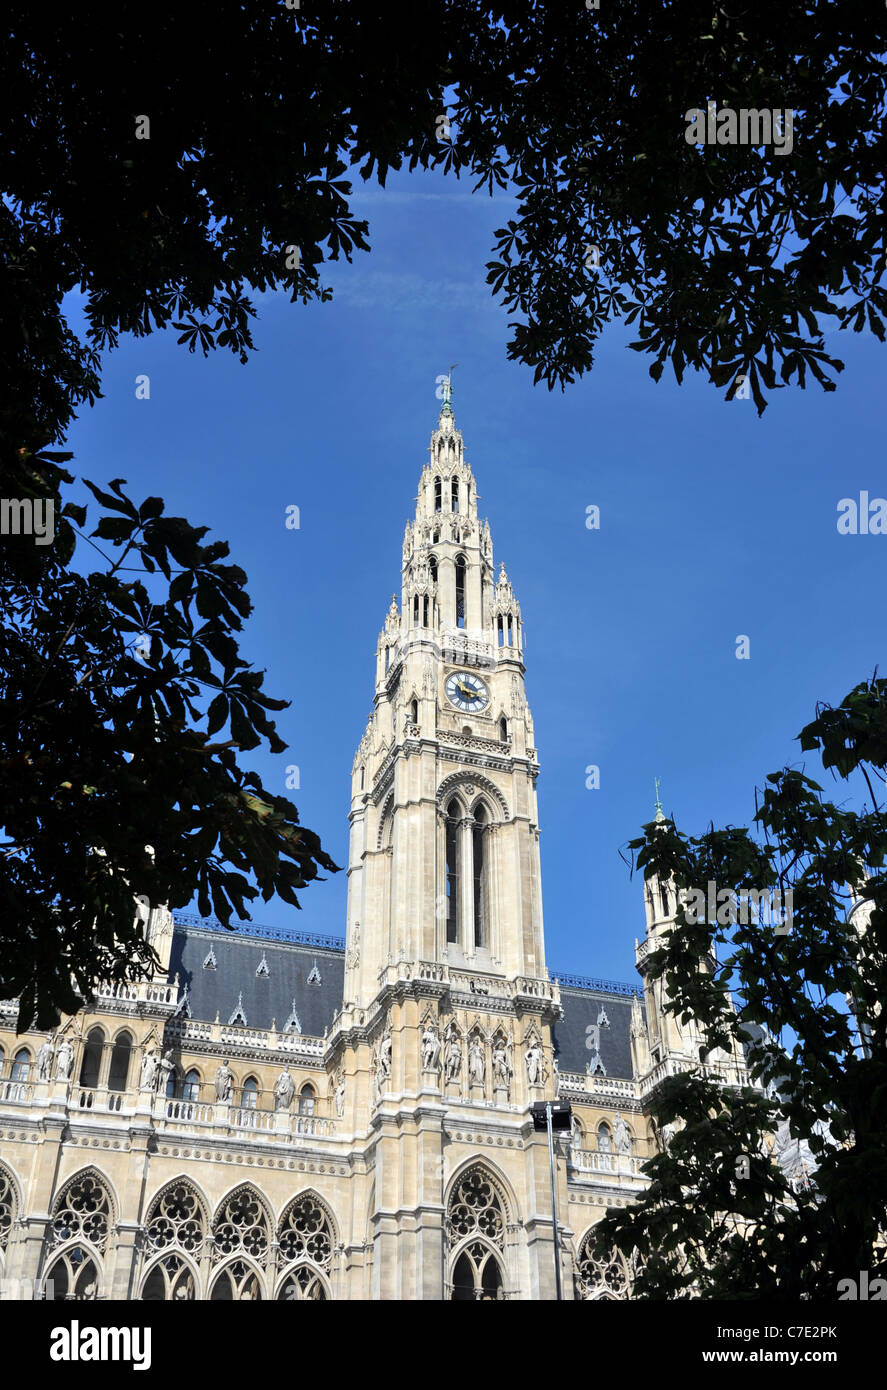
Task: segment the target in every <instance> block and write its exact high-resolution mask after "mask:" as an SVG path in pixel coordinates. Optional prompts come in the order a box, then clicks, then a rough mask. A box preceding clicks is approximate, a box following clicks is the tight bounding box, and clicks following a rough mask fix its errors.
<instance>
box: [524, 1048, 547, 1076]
mask: <svg viewBox="0 0 887 1390" xmlns="http://www.w3.org/2000/svg"><path fill="white" fill-rule="evenodd" d="M524 1060H525V1061H526V1064H527V1081H528V1082H529V1083H530V1085H531V1086H541V1085H542V1083H543V1081H544V1079H545V1078H544V1067H545V1058H544V1057H543V1055H542V1048H541V1047H540V1046H539V1044H538V1043H537V1042H536V1039H535V1038H534V1039H533V1041H532V1042H531V1043H530V1046H529V1047H528V1048H527V1051H526V1054H525V1058H524Z"/></svg>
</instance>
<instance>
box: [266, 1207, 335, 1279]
mask: <svg viewBox="0 0 887 1390" xmlns="http://www.w3.org/2000/svg"><path fill="white" fill-rule="evenodd" d="M277 1241H278V1245H279V1248H280V1259H281V1262H282V1263H284V1264H289V1265H291V1266H293V1267H292V1269H291V1270H290V1271H289V1272H288V1273H287V1274H286V1276H285V1278H284V1280H283V1283H282V1285H281V1287H280V1292H279V1293H278V1295H277V1297H278V1299H280V1300H283V1301H286V1302H290V1301H296V1300H299V1301H301V1300H302V1299H309V1300H313V1301H315V1302H323V1301H325V1300H326V1298H327V1292H326V1287H325V1285H324V1281H323V1278H322V1277H321V1276H322V1275H323V1274H329V1270H330V1265H331V1264H332V1258H333V1232H332V1228H331V1226H330V1221H329V1218H328V1217H327V1214H326V1212H325V1211H324V1210H323V1207H322V1206H321V1205H320V1203H319V1202H318V1201H317V1200H316V1198H315V1197H314V1195H313V1194H312V1193H310V1192H306V1193H304V1194H303V1196H301V1197H297V1198H296V1200H295V1201H294V1202H293V1203H291V1205H290V1206H289V1207H288V1208H287V1209H286V1211H285V1212H284V1214H283V1216H282V1217H281V1220H280V1225H279V1227H278V1231H277Z"/></svg>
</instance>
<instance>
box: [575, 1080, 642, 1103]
mask: <svg viewBox="0 0 887 1390" xmlns="http://www.w3.org/2000/svg"><path fill="white" fill-rule="evenodd" d="M587 1089H588V1090H589V1091H590V1092H591V1094H592V1095H607V1096H625V1098H626V1100H637V1098H638V1083H637V1082H636V1081H620V1080H618V1079H617V1078H616V1077H613V1076H589V1077H588V1087H587Z"/></svg>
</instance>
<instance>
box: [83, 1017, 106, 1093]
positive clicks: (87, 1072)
mask: <svg viewBox="0 0 887 1390" xmlns="http://www.w3.org/2000/svg"><path fill="white" fill-rule="evenodd" d="M104 1046H105V1035H104V1033H103V1032H102V1030H101V1028H92V1029H90V1031H89V1033H88V1034H87V1037H86V1046H85V1047H84V1049H83V1060H82V1061H81V1063H80V1085H81V1086H85V1087H86V1089H87V1090H90V1091H94V1090H95V1088H96V1086H98V1084H99V1071H100V1070H101V1065H102V1051H103V1050H104Z"/></svg>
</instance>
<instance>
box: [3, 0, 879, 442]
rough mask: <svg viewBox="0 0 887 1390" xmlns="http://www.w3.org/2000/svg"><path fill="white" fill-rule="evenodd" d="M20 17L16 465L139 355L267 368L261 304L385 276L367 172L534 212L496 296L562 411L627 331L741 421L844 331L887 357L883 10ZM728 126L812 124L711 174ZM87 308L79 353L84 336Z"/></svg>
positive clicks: (864, 0) (135, 10) (8, 407)
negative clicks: (735, 403)
mask: <svg viewBox="0 0 887 1390" xmlns="http://www.w3.org/2000/svg"><path fill="white" fill-rule="evenodd" d="M7 13H8V15H9V29H10V32H9V36H8V38H7V40H6V43H5V45H4V48H3V56H2V58H0V79H2V80H0V111H2V127H3V130H4V141H3V145H2V149H0V184H2V188H3V190H4V192H5V195H6V196H5V199H4V201H3V203H2V205H0V246H2V252H3V261H4V263H5V266H6V269H5V272H4V298H5V299H6V300H7V302H8V306H9V316H8V320H7V324H6V326H5V328H4V333H3V357H4V363H3V365H4V376H5V392H4V401H3V403H2V404H0V425H2V426H4V427H6V428H9V427H10V426H11V427H12V429H13V433H14V434H17V435H18V436H19V443H20V444H25V445H28V446H29V447H34V446H35V444H36V443H44V442H45V441H46V440H57V439H58V438H59V437H60V432H61V431H63V430H64V428H65V425H66V424H67V422H68V421H69V419H70V417H71V412H72V411H73V410H74V409H76V407H77V405H78V404H80V403H81V402H83V401H89V400H92V399H94V398H95V396H96V394H97V393H98V391H99V389H100V353H101V351H102V349H104V348H107V347H110V346H113V344H114V343H115V342H116V341H117V339H118V336H119V334H120V333H121V332H129V333H133V334H135V335H137V336H138V335H142V334H145V333H148V332H151V331H152V330H153V329H155V328H157V327H164V326H172V327H174V328H175V330H176V331H177V332H178V334H179V340H180V341H181V342H182V343H184V344H186V345H187V346H188V348H189V350H191V351H195V350H196V349H197V348H199V349H200V350H201V351H202V352H204V353H206V352H209V351H210V350H211V349H212V348H214V347H223V348H227V349H228V350H230V351H232V352H234V353H236V354H237V355H238V356H239V357H240V358H241V360H244V359H245V358H246V356H247V355H248V354H249V352H250V351H251V349H252V346H253V344H252V339H251V335H250V320H251V318H252V316H253V313H254V309H253V305H252V303H251V300H250V297H249V291H252V292H255V291H264V290H269V289H274V288H276V287H283V288H284V289H285V290H287V291H288V292H289V294H290V296H291V298H292V299H293V300H302V301H307V300H310V299H312V298H321V299H325V298H328V297H329V294H330V292H329V290H328V289H326V288H324V286H323V285H322V281H321V271H322V266H323V263H324V261H325V260H326V259H327V258H332V259H336V258H338V257H339V256H341V255H344V256H346V257H348V258H349V259H350V258H351V256H352V254H353V252H354V251H355V250H356V249H357V250H365V249H367V246H368V242H367V232H368V227H367V224H366V223H365V222H363V221H360V220H358V219H356V218H355V217H354V216H353V215H352V212H351V208H350V203H349V199H350V197H351V193H352V184H351V180H350V177H349V170H351V169H358V170H359V172H360V175H361V176H362V177H363V178H364V179H369V178H372V177H375V178H376V179H378V181H379V182H380V183H382V184H384V182H385V179H386V177H387V175H388V172H389V170H391V169H400V168H402V167H403V166H405V165H406V166H408V167H409V168H410V169H414V168H415V167H416V166H421V167H423V168H439V169H442V170H444V171H446V172H448V173H450V172H452V173H456V174H457V175H458V174H460V173H463V172H464V173H466V174H468V175H469V176H470V177H471V178H472V179H473V181H474V185H475V186H476V187H478V188H486V189H489V190H490V191H492V189H493V188H494V187H497V186H498V187H501V188H505V187H510V188H513V189H515V190H516V192H517V196H518V208H517V212H516V215H515V216H514V218H512V219H510V220H509V221H508V222H507V224H506V225H505V226H504V227H503V228H501V229H500V230H499V231H498V232H497V234H496V235H497V243H496V246H495V251H494V256H495V259H493V260H492V261H491V262H490V263H489V265H488V280H489V282H490V284H491V286H492V289H493V292H494V293H495V294H496V295H497V296H498V297H499V298H500V300H501V302H502V303H503V305H504V306H505V307H506V308H507V309H508V310H509V311H510V312H511V313H512V314H513V315H515V318H514V319H513V322H512V329H513V336H512V339H511V342H510V345H509V348H508V352H509V355H510V356H511V357H512V358H515V359H517V360H519V361H522V362H525V363H527V364H528V365H529V366H531V367H532V368H533V370H534V375H535V379H536V380H537V381H538V380H545V381H546V382H547V384H548V385H549V387H552V386H554V385H555V384H559V385H561V386H563V385H564V384H565V383H566V382H570V381H572V380H574V379H575V378H576V377H577V376H578V375H580V374H581V373H583V372H585V371H587V370H588V369H590V368H591V366H592V363H593V354H594V348H595V345H596V342H597V340H598V338H599V336H600V334H601V333H602V331H603V329H604V328H605V327H606V325H607V324H608V323H610V322H612V321H613V320H614V319H616V318H623V319H625V321H626V322H627V323H629V324H631V325H632V328H633V330H634V332H635V334H636V337H635V340H634V342H633V343H632V346H633V347H635V348H636V349H637V350H638V351H640V352H642V353H644V354H646V355H647V356H649V357H651V358H652V362H651V365H650V372H651V374H652V375H653V376H654V377H655V378H658V377H659V376H660V375H661V373H662V371H663V370H664V368H665V366H666V365H667V364H669V363H670V364H671V367H672V369H673V371H674V373H675V375H676V377H677V379H678V380H679V381H680V380H681V378H682V375H683V372H684V370H685V369H686V368H687V367H688V366H692V367H694V368H697V369H700V370H702V371H704V372H705V373H707V375H708V377H709V378H710V380H711V381H712V382H713V383H715V384H716V385H717V386H719V387H726V388H727V390H728V392H729V391H730V390H732V389H733V388H734V386H735V383H736V381H737V378H738V376H739V375H741V374H744V375H746V376H747V377H748V380H749V384H750V386H751V389H752V391H753V393H754V396H755V399H756V401H757V403H758V408H759V410H762V409H763V408H764V405H765V400H766V393H767V392H769V391H772V390H774V389H776V388H778V387H779V386H781V385H783V384H784V383H787V382H790V381H792V382H797V383H798V384H799V385H801V386H804V385H805V382H806V378H807V374H808V372H809V373H812V375H813V376H814V377H815V378H816V379H817V380H818V381H819V383H820V384H821V385H822V386H823V387H824V388H825V389H826V390H831V389H833V388H834V374H835V373H836V372H837V371H839V370H840V369H841V365H842V364H841V363H840V362H839V361H838V360H837V359H835V358H834V357H832V356H831V355H830V354H829V353H828V352H827V351H826V347H825V339H824V336H823V328H824V327H828V326H840V327H842V328H852V329H854V330H856V331H861V330H863V329H865V328H868V329H870V330H871V331H872V332H873V333H875V334H876V335H877V337H878V338H879V339H882V340H883V337H884V313H885V308H887V299H885V287H884V283H883V277H884V267H885V242H884V227H885V215H884V208H885V204H884V171H885V168H887V159H885V157H884V154H885V150H884V133H883V118H884V96H885V75H887V68H885V59H884V39H885V30H887V16H885V13H884V12H883V7H882V10H881V11H879V10H878V9H877V7H875V8H873V7H872V5H871V4H870V3H869V0H841V3H840V4H837V5H836V4H832V3H829V0H784V3H782V4H779V5H774V4H772V3H770V0H767V3H762V0H726V3H723V4H721V3H712V4H711V5H709V6H708V7H705V6H700V5H699V4H698V3H697V0H671V3H667V4H662V5H653V6H651V5H649V4H647V3H644V0H619V3H618V4H616V3H612V0H600V7H599V8H598V9H593V8H588V7H586V6H585V5H584V4H582V3H581V0H569V3H559V4H557V5H552V4H543V3H534V2H533V0H507V2H506V3H495V4H490V3H486V4H479V3H477V0H423V3H422V4H421V5H402V4H390V3H389V4H385V3H382V4H373V5H364V4H362V3H360V0H319V3H314V2H313V0H311V3H309V0H304V3H302V4H300V5H299V6H298V7H293V8H290V7H288V5H287V3H273V4H268V5H241V4H232V3H230V0H221V3H219V0H213V3H208V2H207V0H192V3H189V4H188V5H187V6H181V5H169V4H163V3H160V4H154V5H150V6H144V5H141V4H137V3H132V0H129V3H125V2H124V3H121V4H119V5H117V6H115V8H114V16H113V21H112V20H110V19H108V20H103V21H102V22H101V24H96V23H93V24H91V23H89V21H88V20H84V18H83V16H82V15H81V14H79V13H75V12H72V13H71V14H70V15H66V14H65V13H63V12H61V11H53V12H52V14H51V15H47V13H46V12H45V11H43V10H41V9H40V8H39V7H35V6H33V5H32V4H28V3H24V0H18V2H17V3H13V4H12V7H11V9H9V8H8V9H7ZM710 100H712V101H715V102H716V104H717V108H718V109H719V110H720V109H722V108H730V109H732V110H734V111H736V112H739V111H741V110H755V111H769V112H773V111H776V112H780V113H783V112H785V111H786V110H790V111H791V112H793V121H792V126H793V130H792V140H791V149H790V150H788V149H783V150H782V152H780V151H778V150H777V148H776V146H775V144H774V143H771V144H769V145H767V144H765V145H759V146H753V145H750V144H745V145H743V144H714V145H710V144H706V145H703V146H699V147H697V146H693V145H690V144H688V143H687V140H686V139H685V133H686V130H687V121H686V119H685V117H686V113H687V112H688V111H690V110H693V109H704V108H706V104H707V102H708V101H710ZM444 113H446V115H447V116H448V119H449V121H450V123H451V124H450V125H449V126H447V125H446V124H442V123H441V120H440V117H441V116H442V115H443V114H444ZM143 118H147V120H148V122H149V125H148V126H145V124H144V119H143ZM140 135H141V136H145V135H147V136H148V138H139V136H140ZM294 251H297V252H298V257H297V261H298V264H296V259H294V256H293V252H294ZM596 261H599V266H598V265H597V264H596ZM75 288H80V289H81V290H82V291H83V292H84V293H85V295H86V305H87V315H88V320H89V330H88V334H87V337H86V341H85V342H83V341H80V340H79V339H78V338H77V337H76V335H75V334H74V333H73V332H72V330H71V329H70V327H69V326H68V324H67V323H66V321H65V318H64V316H63V313H62V310H61V304H62V299H63V296H64V295H65V294H66V293H67V292H68V291H70V290H72V289H75ZM32 407H33V410H32ZM32 414H33V424H34V425H35V427H36V436H32V435H31V433H30V430H29V429H28V422H29V421H30V420H31V416H32Z"/></svg>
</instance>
